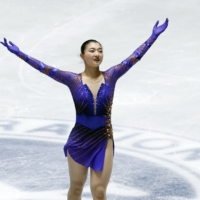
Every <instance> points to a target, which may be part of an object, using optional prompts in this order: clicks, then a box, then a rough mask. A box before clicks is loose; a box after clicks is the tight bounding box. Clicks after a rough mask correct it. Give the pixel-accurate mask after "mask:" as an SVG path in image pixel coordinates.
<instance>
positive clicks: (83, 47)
mask: <svg viewBox="0 0 200 200" xmlns="http://www.w3.org/2000/svg"><path fill="white" fill-rule="evenodd" d="M90 42H96V43H99V44H100V45H101V43H100V42H98V41H96V40H93V39H90V40H87V41H85V42H84V43H83V44H82V45H81V53H82V54H84V51H85V48H86V46H87V45H88V44H89V43H90ZM101 46H102V45H101Z"/></svg>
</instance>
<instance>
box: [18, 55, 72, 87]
mask: <svg viewBox="0 0 200 200" xmlns="http://www.w3.org/2000/svg"><path fill="white" fill-rule="evenodd" d="M17 56H18V57H19V58H21V59H22V60H24V61H25V62H26V63H28V64H29V65H31V66H32V67H33V68H35V69H37V70H38V71H40V72H41V73H43V74H46V75H47V76H49V77H51V78H53V79H54V80H56V81H58V82H60V83H63V84H65V85H67V86H68V85H69V83H70V81H71V72H67V71H61V70H59V69H57V68H55V67H51V66H48V65H46V64H44V63H43V62H41V61H39V60H37V59H35V58H32V57H30V56H28V55H26V54H24V53H22V52H20V53H19V54H17Z"/></svg>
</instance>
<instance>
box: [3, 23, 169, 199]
mask: <svg viewBox="0 0 200 200" xmlns="http://www.w3.org/2000/svg"><path fill="white" fill-rule="evenodd" d="M158 23H159V21H157V22H156V24H155V25H154V27H153V31H152V34H151V36H150V37H149V39H148V40H147V41H146V42H144V43H143V44H142V45H141V46H140V47H139V48H137V49H136V50H135V51H134V52H133V53H132V54H131V55H130V56H129V57H128V58H127V59H125V60H124V61H122V62H121V63H120V64H118V65H115V66H113V67H111V68H109V69H108V70H106V71H100V69H99V65H100V64H101V62H102V60H103V48H102V45H101V44H100V43H99V42H98V41H96V40H88V41H86V42H84V43H83V44H82V46H81V54H80V57H81V58H82V60H83V61H84V64H85V70H84V71H83V72H82V73H78V74H77V73H73V72H69V71H61V70H59V69H57V68H54V67H51V66H48V65H46V64H44V63H42V62H41V61H39V60H36V59H35V58H32V57H30V56H28V55H26V54H25V53H23V52H21V51H20V50H19V48H18V47H17V46H16V45H15V44H13V43H12V42H9V44H8V43H7V40H6V39H5V38H4V42H1V44H3V45H4V46H5V47H7V49H8V50H9V51H10V52H12V53H14V54H15V55H17V56H18V57H19V58H21V59H23V60H24V61H25V62H27V63H28V64H29V65H31V66H32V67H34V68H35V69H37V70H39V71H40V72H42V73H44V74H46V75H47V76H49V77H51V78H53V79H54V80H56V81H58V82H60V83H63V84H65V85H66V86H68V87H69V89H70V92H71V95H72V97H73V101H74V104H75V109H76V123H75V125H74V127H73V129H72V130H71V132H70V135H69V137H68V140H67V142H66V144H65V145H64V148H63V149H64V154H65V156H66V157H67V159H68V165H69V175H70V188H69V190H68V194H67V196H68V200H80V199H81V194H82V190H83V186H84V183H85V182H86V179H87V173H88V168H89V167H90V173H91V180H90V188H91V193H92V196H93V199H94V200H106V188H107V185H108V182H109V180H110V176H111V172H112V166H113V157H114V140H113V131H112V124H111V109H112V103H113V95H114V89H115V84H116V82H117V80H118V79H119V78H120V77H121V76H122V75H124V74H125V73H126V72H127V71H128V70H129V69H130V68H131V67H132V66H133V65H134V64H135V63H136V62H138V61H139V60H140V59H141V58H142V57H143V55H144V54H145V53H146V52H147V50H148V49H149V48H150V47H151V45H152V44H153V43H154V42H155V40H156V39H157V38H158V36H159V35H160V34H161V33H162V32H163V31H165V29H166V28H167V26H168V19H166V21H165V22H164V23H163V24H162V25H160V26H158Z"/></svg>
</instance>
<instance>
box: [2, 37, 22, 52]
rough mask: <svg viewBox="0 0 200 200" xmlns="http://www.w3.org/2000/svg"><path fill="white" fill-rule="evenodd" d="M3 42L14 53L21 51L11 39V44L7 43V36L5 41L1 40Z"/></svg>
mask: <svg viewBox="0 0 200 200" xmlns="http://www.w3.org/2000/svg"><path fill="white" fill-rule="evenodd" d="M0 43H1V44H3V45H4V46H5V47H7V49H8V50H9V51H10V52H11V53H14V54H19V53H20V50H19V48H18V47H17V46H16V45H15V44H13V43H12V42H11V41H9V43H10V45H9V44H8V43H7V40H6V38H4V42H0Z"/></svg>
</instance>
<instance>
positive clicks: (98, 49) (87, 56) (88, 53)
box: [80, 42, 103, 67]
mask: <svg viewBox="0 0 200 200" xmlns="http://www.w3.org/2000/svg"><path fill="white" fill-rule="evenodd" d="M80 56H81V58H82V59H83V60H84V62H85V65H86V66H88V67H98V66H99V65H100V64H101V62H102V60H103V49H102V46H101V45H100V44H99V43H97V42H90V43H89V44H87V46H86V48H85V51H84V54H81V55H80Z"/></svg>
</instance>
